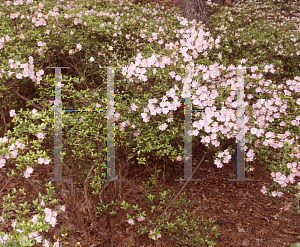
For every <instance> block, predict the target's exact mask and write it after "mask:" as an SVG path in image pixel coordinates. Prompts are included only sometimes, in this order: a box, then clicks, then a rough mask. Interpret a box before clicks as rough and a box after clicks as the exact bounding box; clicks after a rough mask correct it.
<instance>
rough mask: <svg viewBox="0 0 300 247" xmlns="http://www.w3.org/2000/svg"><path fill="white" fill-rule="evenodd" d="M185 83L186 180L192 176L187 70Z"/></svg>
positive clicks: (186, 70)
mask: <svg viewBox="0 0 300 247" xmlns="http://www.w3.org/2000/svg"><path fill="white" fill-rule="evenodd" d="M185 79H186V80H185V83H184V86H183V92H184V95H185V96H184V98H185V104H184V106H185V107H184V117H185V119H184V120H185V123H184V179H189V178H190V176H191V175H192V131H191V129H192V119H191V112H192V107H191V81H192V79H191V70H190V69H189V68H186V69H185Z"/></svg>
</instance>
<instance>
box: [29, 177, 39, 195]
mask: <svg viewBox="0 0 300 247" xmlns="http://www.w3.org/2000/svg"><path fill="white" fill-rule="evenodd" d="M26 180H27V182H28V183H30V185H31V186H32V187H33V188H34V190H35V191H36V193H38V194H39V193H41V192H40V191H39V189H38V188H37V187H36V186H35V184H34V183H33V182H32V181H31V179H30V178H26Z"/></svg>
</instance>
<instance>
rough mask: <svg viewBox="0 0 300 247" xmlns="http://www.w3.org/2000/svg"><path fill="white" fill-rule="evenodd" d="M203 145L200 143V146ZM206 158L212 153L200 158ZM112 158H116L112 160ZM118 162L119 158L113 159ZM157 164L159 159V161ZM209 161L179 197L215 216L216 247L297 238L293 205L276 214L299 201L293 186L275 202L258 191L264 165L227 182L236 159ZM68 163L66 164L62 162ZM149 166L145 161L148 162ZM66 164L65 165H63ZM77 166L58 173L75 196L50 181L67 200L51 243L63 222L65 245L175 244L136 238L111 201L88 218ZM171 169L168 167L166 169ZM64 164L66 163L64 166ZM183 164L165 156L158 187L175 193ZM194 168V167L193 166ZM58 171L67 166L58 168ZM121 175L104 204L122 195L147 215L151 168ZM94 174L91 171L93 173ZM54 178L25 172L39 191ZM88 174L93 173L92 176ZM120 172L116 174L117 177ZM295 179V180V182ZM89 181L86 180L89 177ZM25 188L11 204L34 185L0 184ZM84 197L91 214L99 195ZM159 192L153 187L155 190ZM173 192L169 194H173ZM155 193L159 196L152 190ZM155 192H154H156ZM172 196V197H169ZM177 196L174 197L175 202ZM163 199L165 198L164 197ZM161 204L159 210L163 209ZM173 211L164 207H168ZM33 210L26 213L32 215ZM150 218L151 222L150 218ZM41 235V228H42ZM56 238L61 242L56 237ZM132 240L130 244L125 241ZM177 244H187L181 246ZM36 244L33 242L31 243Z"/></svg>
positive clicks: (42, 170)
mask: <svg viewBox="0 0 300 247" xmlns="http://www.w3.org/2000/svg"><path fill="white" fill-rule="evenodd" d="M202 148H203V147H202ZM202 153H203V152H202V151H201V148H198V150H195V151H193V154H194V158H193V160H194V162H195V161H197V162H196V164H198V163H199V161H200V160H201V159H202V156H203V154H202ZM208 158H209V160H211V159H212V158H211V157H208V156H207V157H206V158H205V159H208ZM116 161H117V160H116ZM117 163H118V162H117ZM160 163H162V162H160ZM209 164H210V165H206V164H205V163H202V165H200V167H199V169H198V170H197V171H196V172H195V175H194V176H193V178H194V179H201V181H200V182H198V183H197V184H196V183H195V182H188V184H187V185H186V187H185V188H184V190H183V191H182V192H181V194H182V193H183V192H186V195H184V196H183V198H185V200H186V201H188V200H192V201H195V202H197V203H198V204H196V205H192V206H188V207H186V208H185V209H186V210H187V211H188V212H193V211H194V212H195V213H196V214H197V215H198V216H199V217H201V216H203V218H204V219H205V220H206V221H208V219H209V218H212V219H213V220H215V222H214V223H213V225H218V226H219V229H218V233H220V235H219V236H218V238H215V237H214V236H212V238H211V239H212V240H213V241H214V242H215V243H216V247H219V246H220V247H222V246H226V247H227V246H290V245H291V244H292V243H294V242H297V240H298V239H297V236H298V235H300V220H299V218H300V217H299V216H300V215H299V214H298V213H297V212H296V211H295V210H293V211H288V212H283V213H280V208H281V207H283V206H284V204H283V203H284V202H285V201H287V202H293V206H295V205H297V204H299V201H298V200H297V198H296V197H295V196H294V194H295V193H297V191H294V190H293V191H292V192H290V193H289V194H287V193H285V194H286V195H284V196H283V197H281V198H279V200H278V203H276V198H273V197H272V198H269V197H268V196H266V195H263V194H262V193H261V192H260V190H261V188H262V186H263V185H266V186H268V185H271V184H272V180H271V178H270V173H269V172H268V171H267V170H265V169H264V166H263V164H259V163H256V164H252V166H253V167H254V168H255V170H254V171H253V172H249V173H246V178H250V179H254V181H250V182H232V181H228V179H233V178H236V175H235V172H236V166H235V163H233V162H232V163H231V164H229V165H225V166H224V167H223V168H217V167H216V165H214V164H213V162H211V161H210V162H209ZM67 166H69V165H67ZM148 166H149V167H150V165H148ZM8 167H9V165H8V166H6V167H5V168H2V169H1V170H0V172H1V177H2V180H1V184H0V186H1V187H0V188H1V189H2V187H3V186H4V185H5V183H6V181H7V180H6V179H3V178H6V175H5V174H6V172H8ZM64 167H65V166H64ZM83 167H85V168H84V169H81V172H80V171H78V170H74V171H73V177H71V176H70V175H66V176H63V178H73V183H74V188H75V189H74V193H75V196H74V197H72V196H71V189H70V184H69V183H68V182H63V183H62V185H61V186H59V185H58V184H57V182H54V186H55V191H56V196H55V198H57V199H59V203H60V204H65V205H66V211H65V212H62V213H61V214H59V215H58V217H57V225H56V226H55V228H51V229H50V230H49V232H48V233H47V236H48V237H47V239H49V237H50V239H49V240H51V241H52V242H54V241H55V239H54V235H56V236H59V238H60V239H61V238H62V237H61V236H60V231H59V229H61V228H62V227H65V226H68V233H69V236H68V237H67V239H66V241H67V242H68V243H69V244H66V245H65V246H75V243H77V242H80V243H81V245H80V246H89V247H97V246H120V247H121V246H174V243H172V242H170V238H169V237H168V236H166V235H164V234H162V238H161V239H160V241H159V242H158V243H157V244H155V243H154V241H153V240H150V239H149V238H148V235H147V234H143V235H141V236H140V237H139V238H136V237H135V236H134V235H135V234H136V233H137V230H138V228H136V226H135V225H134V226H130V225H129V224H128V223H127V222H126V221H127V217H126V212H125V211H124V210H122V209H120V207H116V206H110V207H109V209H108V211H109V212H111V211H112V210H113V211H115V212H116V214H115V215H109V214H106V213H104V212H103V213H102V214H101V215H100V217H95V216H92V219H90V217H89V213H88V208H87V206H86V203H85V196H84V189H83V187H81V188H79V186H78V185H77V182H78V181H79V179H78V177H79V176H78V175H79V173H82V171H83V170H87V169H86V167H90V166H88V164H85V165H84V166H83ZM168 167H169V168H172V169H171V170H168ZM69 168H71V167H70V166H69ZM175 168H178V169H179V172H175ZM155 169H156V170H158V169H161V170H162V171H163V169H164V166H163V163H162V165H159V167H156V165H155V163H154V160H153V165H151V174H154V172H155ZM183 169H184V168H183V164H178V163H176V162H172V161H170V162H169V163H168V164H166V170H165V171H166V172H165V180H164V179H163V178H162V172H160V173H159V175H158V181H157V186H160V185H162V187H163V189H162V191H164V190H168V189H170V190H171V191H172V193H174V195H176V194H177V193H178V192H179V191H180V189H181V188H182V186H183V185H184V184H185V182H177V181H175V179H179V178H180V177H181V178H183V174H184V170H183ZM193 169H195V166H193ZM63 171H64V172H63V174H65V172H66V171H67V170H66V168H64V169H63ZM118 174H119V175H121V178H122V179H124V181H122V182H110V183H109V184H108V186H106V188H105V189H104V191H103V203H104V204H109V203H110V202H111V201H112V200H114V201H115V202H116V203H119V202H121V201H122V200H125V201H126V202H127V203H129V204H131V205H133V204H138V205H139V207H140V208H141V209H142V210H141V212H143V211H145V212H146V214H147V216H149V215H151V212H150V211H151V206H152V205H153V204H150V203H145V202H144V200H143V199H142V194H144V191H143V190H142V189H141V188H140V186H142V185H143V184H142V181H144V182H147V181H149V177H150V175H151V174H150V171H146V170H145V167H143V166H142V165H140V166H138V165H137V166H133V167H132V168H130V169H128V171H127V172H126V174H125V172H124V170H123V171H122V172H120V171H119V170H118V168H116V175H118ZM92 175H93V173H92ZM52 177H53V164H52V165H48V166H45V165H43V166H40V167H36V169H35V173H34V174H33V175H32V176H31V177H30V179H31V181H33V182H34V184H35V185H36V186H37V188H38V190H39V191H40V192H41V193H42V194H46V187H45V182H44V179H49V178H52ZM91 177H93V176H91ZM119 177H120V176H119ZM297 179H298V178H296V182H298V180H297ZM90 182H91V179H90ZM22 187H25V192H26V193H27V197H23V198H22V197H18V198H17V200H16V202H15V203H16V205H18V204H19V203H24V201H27V202H28V203H30V204H32V199H35V198H36V197H37V193H36V192H35V190H34V189H33V187H32V185H30V184H29V183H28V181H26V179H25V178H24V177H22V178H21V179H20V180H16V179H13V180H12V181H10V182H9V183H8V185H7V186H6V187H5V189H4V191H3V192H2V193H1V195H2V196H4V195H7V194H8V193H11V191H12V189H13V188H16V189H19V188H22ZM87 192H88V201H89V203H90V206H91V211H92V214H93V215H95V213H96V212H97V209H96V207H97V206H98V203H99V196H98V195H92V193H91V192H92V189H91V187H88V189H87ZM157 194H158V192H157ZM174 195H173V196H174ZM157 196H158V195H157ZM157 196H156V197H157ZM171 199H173V197H172V198H171ZM177 200H178V198H177V199H176V201H177ZM167 203H168V202H167ZM154 204H156V205H158V202H157V201H156V200H154ZM166 206H167V204H166V205H163V208H162V210H164V209H165V208H166ZM171 210H173V208H172V209H171V208H169V209H168V210H167V212H168V211H169V212H170V211H171ZM161 212H162V211H160V213H159V214H157V215H156V216H158V215H160V214H161ZM33 213H34V212H33V211H31V212H30V213H29V214H28V216H29V217H32V215H33ZM156 216H155V217H154V218H152V220H153V221H155V218H156ZM11 230H12V228H11V226H10V224H8V226H7V225H6V227H5V226H1V227H0V231H5V232H10V231H11ZM42 234H45V233H42ZM60 243H63V241H61V242H60ZM130 243H134V244H133V245H129V244H130ZM177 244H179V246H187V245H180V243H177ZM36 246H38V245H36Z"/></svg>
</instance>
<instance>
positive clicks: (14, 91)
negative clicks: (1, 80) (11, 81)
mask: <svg viewBox="0 0 300 247" xmlns="http://www.w3.org/2000/svg"><path fill="white" fill-rule="evenodd" d="M11 91H12V92H13V93H14V94H15V95H17V96H18V97H19V98H21V99H22V100H25V101H30V99H27V98H26V97H24V96H23V95H21V94H19V93H18V92H17V91H16V90H14V89H11ZM32 105H33V106H34V107H35V108H36V109H38V110H40V111H42V110H43V108H42V107H40V106H38V105H36V104H32Z"/></svg>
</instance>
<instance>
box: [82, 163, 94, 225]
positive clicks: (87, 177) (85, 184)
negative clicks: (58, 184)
mask: <svg viewBox="0 0 300 247" xmlns="http://www.w3.org/2000/svg"><path fill="white" fill-rule="evenodd" d="M94 167H95V164H93V165H92V167H91V168H90V170H89V171H88V174H87V175H86V179H85V181H84V197H85V204H86V206H87V209H88V211H89V215H90V219H91V220H92V212H91V207H90V204H89V200H88V191H87V189H88V188H87V187H88V186H87V185H88V181H89V177H90V175H91V173H92V171H93V169H94Z"/></svg>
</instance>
